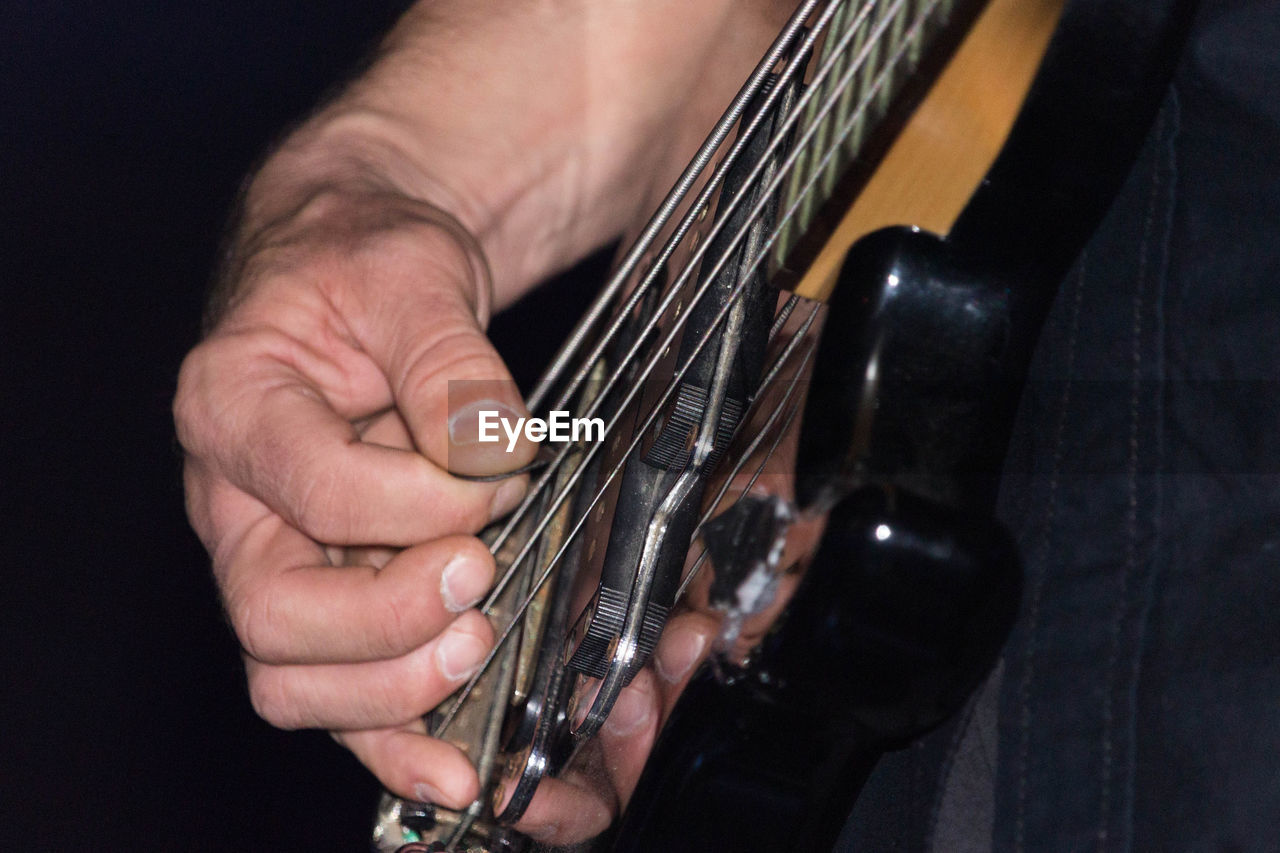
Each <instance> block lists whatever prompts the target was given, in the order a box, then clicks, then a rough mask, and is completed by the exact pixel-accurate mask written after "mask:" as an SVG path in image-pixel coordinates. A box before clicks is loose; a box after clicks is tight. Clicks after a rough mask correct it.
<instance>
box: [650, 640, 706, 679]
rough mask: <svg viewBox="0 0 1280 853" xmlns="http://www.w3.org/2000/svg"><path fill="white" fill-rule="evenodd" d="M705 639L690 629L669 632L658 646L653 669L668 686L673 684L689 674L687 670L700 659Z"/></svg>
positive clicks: (704, 646)
mask: <svg viewBox="0 0 1280 853" xmlns="http://www.w3.org/2000/svg"><path fill="white" fill-rule="evenodd" d="M706 646H707V638H706V637H704V636H703V635H702V634H701V633H700V632H698V631H695V630H693V629H690V628H685V629H680V628H676V629H675V630H673V631H669V632H668V633H667V634H666V635H665V636H663V638H662V640H661V641H660V642H659V644H658V654H657V655H655V660H654V668H655V669H657V670H658V675H660V676H662V680H663V681H666V682H668V683H669V684H675V683H676V682H678V681H680V680H681V679H683V678H684V677H685V676H686V675H688V674H689V670H690V669H692V668H693V665H694V664H695V663H697V662H698V659H699V658H700V657H702V650H703V649H704V648H706Z"/></svg>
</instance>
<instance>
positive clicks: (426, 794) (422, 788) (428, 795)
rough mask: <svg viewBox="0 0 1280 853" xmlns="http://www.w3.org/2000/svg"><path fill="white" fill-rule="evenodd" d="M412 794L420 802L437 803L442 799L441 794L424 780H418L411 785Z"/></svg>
mask: <svg viewBox="0 0 1280 853" xmlns="http://www.w3.org/2000/svg"><path fill="white" fill-rule="evenodd" d="M413 796H414V799H416V800H417V801H418V802H420V803H438V802H440V801H441V800H442V799H444V795H443V794H441V793H440V792H439V791H437V790H436V789H435V788H434V787H432V786H431V785H429V784H428V783H426V782H419V783H417V784H416V785H414V786H413Z"/></svg>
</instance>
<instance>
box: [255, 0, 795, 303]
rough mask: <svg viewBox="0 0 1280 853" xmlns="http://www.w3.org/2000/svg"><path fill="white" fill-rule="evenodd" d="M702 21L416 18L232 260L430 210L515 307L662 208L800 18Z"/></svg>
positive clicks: (493, 14) (472, 6)
mask: <svg viewBox="0 0 1280 853" xmlns="http://www.w3.org/2000/svg"><path fill="white" fill-rule="evenodd" d="M694 5H695V6H696V14H690V13H689V6H690V4H687V3H686V2H685V0H679V2H675V0H667V2H663V0H652V2H649V3H645V4H629V3H624V4H620V3H605V4H591V3H576V2H566V3H552V4H546V3H531V2H521V0H507V2H503V3H501V4H493V3H487V2H478V0H466V2H456V0H424V2H419V3H418V4H417V5H415V6H414V7H413V8H412V9H411V10H410V11H409V12H408V13H407V14H406V15H405V16H404V17H403V19H402V20H401V21H400V22H399V24H398V25H397V26H396V28H395V29H394V30H393V31H392V32H391V33H390V34H389V35H388V37H387V39H386V40H385V42H384V44H383V47H382V49H381V51H380V55H379V57H378V59H377V61H376V62H374V63H373V65H372V66H371V67H370V69H369V70H368V71H367V72H366V73H365V74H363V75H362V76H361V77H360V78H359V79H357V80H356V81H354V82H353V83H352V84H351V85H350V86H348V88H347V89H346V90H345V91H344V92H343V93H342V94H341V95H340V96H339V97H338V98H337V99H336V100H334V101H333V102H332V103H330V104H329V105H328V106H326V107H325V108H324V109H323V110H321V111H320V112H319V113H318V114H317V115H315V116H314V117H313V118H311V119H310V120H309V121H308V122H306V123H305V124H304V125H303V126H302V127H301V128H299V129H298V130H297V131H296V132H295V133H294V134H292V135H291V136H290V137H289V138H288V139H287V140H286V141H285V143H284V144H283V145H282V146H281V147H280V148H279V149H278V150H277V151H276V152H275V153H274V155H273V156H272V157H271V158H270V159H269V160H268V161H267V162H266V164H265V165H264V167H263V168H262V170H261V171H260V172H259V173H258V174H257V175H256V176H255V178H254V179H253V181H252V183H251V184H250V187H249V189H248V192H247V196H246V200H245V205H244V210H243V213H242V219H241V222H240V227H239V233H238V235H237V237H236V242H235V246H236V247H237V248H236V249H234V250H233V255H235V254H237V253H238V254H241V255H243V254H245V253H246V252H250V251H251V250H252V247H253V246H254V245H257V244H261V243H263V242H267V241H270V240H271V239H272V236H273V235H274V234H277V233H278V232H280V231H281V230H282V229H287V228H288V227H291V226H292V224H293V223H294V222H295V221H296V220H297V219H298V217H299V215H300V214H302V213H305V212H306V211H308V210H315V209H317V208H319V209H325V208H326V205H324V204H321V205H315V204H309V203H311V202H314V201H315V200H316V199H317V198H326V197H327V198H330V199H333V198H337V199H339V200H340V199H341V198H342V197H344V196H349V197H353V198H361V197H363V198H366V199H368V198H376V197H385V198H399V199H403V200H418V201H421V202H424V203H428V204H431V205H434V206H436V207H438V208H441V209H443V210H444V211H447V212H448V213H449V214H451V215H452V216H453V217H456V219H457V220H458V221H459V222H460V223H461V224H462V225H463V226H465V228H466V229H468V230H469V231H470V232H471V233H472V234H474V235H475V236H476V238H477V239H478V240H479V243H480V246H481V247H482V249H483V252H484V255H485V256H486V257H487V259H488V263H489V266H490V269H491V271H492V274H493V283H494V297H495V303H496V305H497V306H499V307H501V306H502V305H505V304H507V303H509V302H510V301H512V300H514V299H515V298H516V297H517V296H519V295H520V294H521V293H523V292H524V291H526V290H527V289H528V288H529V287H531V286H532V285H534V284H535V283H537V282H538V281H539V280H541V279H543V278H545V277H546V276H547V275H549V274H551V273H553V272H555V271H557V270H559V269H562V268H564V267H566V266H568V265H569V264H571V263H573V262H574V261H575V260H576V259H577V258H579V257H581V256H583V255H584V254H585V253H587V252H589V251H590V250H592V249H593V248H595V247H597V246H599V245H601V244H603V243H605V242H607V241H608V240H610V239H612V238H613V237H615V236H616V235H617V234H618V233H620V232H621V231H622V230H623V229H624V228H626V227H627V226H628V225H629V224H631V223H633V222H634V221H635V219H636V217H637V215H638V214H639V213H641V212H642V211H643V210H644V209H645V208H647V207H648V206H650V205H652V203H653V202H654V200H655V194H660V193H661V191H662V190H664V189H665V188H666V187H667V186H669V184H670V182H671V180H672V179H673V178H674V176H675V174H677V173H678V171H679V167H680V164H682V163H683V162H684V160H685V158H687V157H688V156H689V154H690V153H691V152H692V150H693V149H694V148H695V147H696V145H697V144H698V142H699V141H700V140H701V138H702V136H703V135H704V134H705V133H706V131H707V129H708V128H709V127H710V125H711V123H712V122H713V121H714V118H715V115H716V114H717V113H718V111H719V109H720V108H721V107H722V106H723V104H724V103H725V102H726V101H727V99H728V97H729V96H730V95H731V94H732V91H733V89H734V88H735V87H736V84H737V81H739V80H741V79H742V77H743V76H745V73H746V72H747V71H748V70H749V69H750V66H751V63H752V62H753V61H754V59H755V57H756V56H758V53H759V52H760V51H761V50H762V49H763V45H764V44H765V43H766V41H767V34H768V33H770V32H771V31H772V30H773V29H774V28H775V24H776V22H777V20H778V18H779V17H780V16H781V15H783V14H785V13H786V12H787V11H788V9H787V6H789V5H791V4H790V3H788V2H785V0H779V2H774V0H765V2H762V3H759V4H752V3H745V2H741V0H738V3H737V5H735V3H734V2H732V0H704V2H703V3H702V4H694ZM673 19H680V20H679V24H680V25H679V26H676V27H673V26H672V21H673ZM329 206H330V207H337V208H339V209H340V207H341V205H340V203H339V204H336V205H329ZM304 218H305V217H304ZM231 278H233V279H234V278H235V276H234V275H233V276H231Z"/></svg>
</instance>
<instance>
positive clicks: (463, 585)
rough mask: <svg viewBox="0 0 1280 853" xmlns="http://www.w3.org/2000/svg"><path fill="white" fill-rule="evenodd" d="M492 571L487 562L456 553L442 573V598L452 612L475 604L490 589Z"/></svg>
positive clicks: (458, 611)
mask: <svg viewBox="0 0 1280 853" xmlns="http://www.w3.org/2000/svg"><path fill="white" fill-rule="evenodd" d="M492 579H493V574H492V572H490V571H489V569H488V567H487V565H486V564H484V563H482V562H481V561H479V560H476V559H474V558H472V557H466V556H463V555H462V554H458V555H456V556H455V557H454V558H453V559H451V560H450V561H449V562H448V563H447V564H446V565H445V567H444V571H443V572H441V573H440V598H442V599H443V600H444V607H445V609H446V610H448V611H449V612H450V613H461V612H462V611H464V610H466V609H468V608H470V607H473V606H475V603H476V602H477V601H479V600H480V599H481V598H483V597H484V594H485V593H486V592H488V590H489V582H490V581H491V580H492Z"/></svg>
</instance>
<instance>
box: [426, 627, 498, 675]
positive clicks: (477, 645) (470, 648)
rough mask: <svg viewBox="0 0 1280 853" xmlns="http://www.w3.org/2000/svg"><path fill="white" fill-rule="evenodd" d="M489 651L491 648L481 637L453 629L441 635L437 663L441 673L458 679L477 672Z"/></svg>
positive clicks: (437, 649) (437, 650)
mask: <svg viewBox="0 0 1280 853" xmlns="http://www.w3.org/2000/svg"><path fill="white" fill-rule="evenodd" d="M488 652H489V648H488V647H487V646H486V645H485V644H484V643H482V642H480V638H479V637H475V636H472V635H471V634H464V633H462V632H461V631H451V632H449V633H447V634H445V635H444V636H443V637H441V638H440V642H439V644H438V645H437V646H436V663H437V665H439V667H440V674H441V675H443V676H444V677H445V678H447V679H449V680H450V681H458V680H460V679H463V678H466V677H467V676H469V675H470V674H471V673H473V672H475V671H476V669H477V668H478V667H479V666H480V662H481V661H483V660H484V656H485V655H486V654H488Z"/></svg>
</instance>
